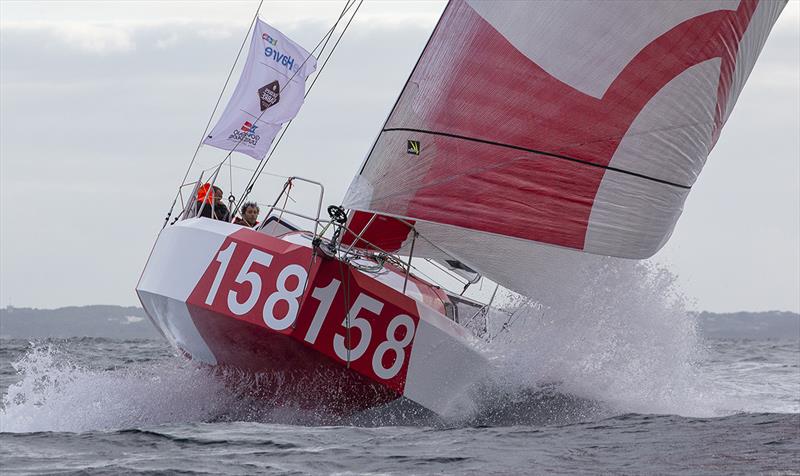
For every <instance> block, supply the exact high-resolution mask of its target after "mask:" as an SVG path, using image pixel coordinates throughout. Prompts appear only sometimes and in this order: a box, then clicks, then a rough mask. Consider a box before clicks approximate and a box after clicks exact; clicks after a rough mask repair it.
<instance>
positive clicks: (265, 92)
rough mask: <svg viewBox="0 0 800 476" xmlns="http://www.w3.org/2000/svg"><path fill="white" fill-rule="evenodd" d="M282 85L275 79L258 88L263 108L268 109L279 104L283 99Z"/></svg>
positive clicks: (263, 109)
mask: <svg viewBox="0 0 800 476" xmlns="http://www.w3.org/2000/svg"><path fill="white" fill-rule="evenodd" d="M280 92H281V85H280V84H278V82H277V81H273V82H271V83H269V84H267V85H266V86H263V87H262V88H261V89H259V90H258V99H259V100H260V101H261V110H262V111H266V110H267V109H268V108H270V107H272V106H274V105H276V104H278V101H280V100H281V94H280Z"/></svg>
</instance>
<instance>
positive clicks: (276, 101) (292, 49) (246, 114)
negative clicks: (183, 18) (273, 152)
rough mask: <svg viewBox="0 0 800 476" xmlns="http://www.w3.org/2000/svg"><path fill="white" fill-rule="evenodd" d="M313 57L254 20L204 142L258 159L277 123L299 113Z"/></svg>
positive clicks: (270, 139)
mask: <svg viewBox="0 0 800 476" xmlns="http://www.w3.org/2000/svg"><path fill="white" fill-rule="evenodd" d="M316 68H317V60H316V59H315V58H314V57H313V56H311V55H310V53H309V52H308V51H306V50H305V49H303V47H301V46H300V45H298V44H297V43H295V42H293V41H292V40H290V39H289V38H287V37H286V36H284V35H283V33H281V32H279V31H278V30H276V29H275V28H272V27H271V26H269V25H267V24H266V23H265V22H263V21H261V20H260V19H259V20H258V21H257V22H256V25H255V29H254V30H253V38H252V39H251V41H250V52H249V53H248V55H247V63H245V65H244V71H242V76H241V77H240V78H239V84H237V85H236V90H234V92H233V96H231V99H230V101H229V102H228V105H227V106H226V107H225V111H224V112H223V113H222V117H220V119H219V121H218V122H217V124H216V125H215V126H214V129H212V130H211V133H210V134H209V135H208V136H207V137H206V138H205V140H203V143H204V144H207V145H210V146H213V147H218V148H220V149H223V150H228V151H230V150H233V151H235V152H241V153H243V154H247V155H249V156H250V157H253V158H254V159H257V160H261V159H263V158H264V156H265V155H266V154H267V151H268V150H269V146H270V144H272V141H273V140H274V139H275V136H276V135H277V134H278V131H280V129H281V126H282V125H283V124H284V123H285V122H288V121H290V120H291V119H292V118H293V117H294V116H296V115H297V113H298V111H300V106H302V105H303V95H304V94H305V83H306V78H307V77H308V76H309V75H310V74H311V73H313V72H314V70H315V69H316Z"/></svg>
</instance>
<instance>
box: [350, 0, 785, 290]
mask: <svg viewBox="0 0 800 476" xmlns="http://www.w3.org/2000/svg"><path fill="white" fill-rule="evenodd" d="M785 3H786V2H785V1H757V0H741V1H738V0H706V1H702V2H691V1H689V2H686V1H669V0H659V1H637V2H630V1H627V0H622V1H614V0H610V1H603V2H597V1H570V2H563V1H537V2H516V1H511V2H499V1H476V0H453V1H451V2H450V3H449V4H448V6H447V7H446V9H445V11H444V13H443V14H442V18H441V19H440V21H439V24H438V25H437V27H436V28H435V30H434V32H433V34H432V36H431V38H430V40H429V42H428V44H427V46H426V47H425V50H424V51H423V52H422V55H421V57H420V59H419V61H418V63H417V65H416V67H415V68H414V70H413V72H412V74H411V76H410V78H409V80H408V82H407V84H406V86H405V87H404V89H403V91H402V93H401V95H400V97H399V98H398V100H397V103H396V104H395V106H394V108H393V110H392V112H391V113H390V115H389V118H388V119H387V121H386V124H385V125H384V127H383V128H382V130H381V132H380V134H379V136H378V138H377V140H376V142H375V144H374V146H373V148H372V150H371V151H370V153H369V155H368V157H367V158H366V160H365V162H364V165H363V167H362V170H361V171H360V173H359V174H358V175H357V176H356V177H355V179H354V180H353V182H352V184H351V185H350V188H349V190H348V193H347V196H346V198H345V203H344V204H345V206H346V207H348V208H350V209H353V210H356V213H355V214H354V215H353V216H352V217H351V224H352V225H353V226H352V227H351V228H352V229H354V231H355V233H358V232H359V231H360V230H361V228H359V226H357V225H358V224H359V223H360V224H361V226H363V225H364V224H366V223H367V222H368V221H369V217H371V216H372V214H378V216H380V217H381V220H373V221H372V223H371V225H370V227H369V228H368V229H367V231H366V232H365V233H364V235H363V236H362V237H363V238H365V239H367V240H368V241H370V242H372V243H373V244H377V245H379V246H382V247H385V248H384V249H386V250H387V251H398V250H405V251H407V250H408V247H409V243H410V242H411V241H412V238H413V237H414V236H415V235H414V234H413V233H410V231H411V229H412V228H411V227H412V226H413V227H414V229H415V230H416V231H417V232H418V233H419V237H421V238H422V239H421V240H420V239H417V240H416V248H415V253H414V254H415V256H419V255H422V256H428V257H432V258H436V259H440V260H443V259H445V257H446V256H451V257H456V258H457V259H458V260H460V261H461V262H463V263H465V264H466V265H467V266H469V267H470V268H473V269H476V270H478V271H480V272H481V273H483V274H484V275H486V276H487V277H489V278H492V279H494V280H496V281H498V282H499V283H501V284H503V285H504V286H507V287H510V288H512V289H517V290H519V289H520V288H521V287H524V283H523V281H524V280H525V276H524V274H526V273H524V270H525V269H530V268H534V267H537V266H539V265H542V264H543V263H544V262H545V261H546V262H552V261H553V260H561V259H562V258H563V257H564V256H567V254H569V253H574V252H575V250H579V251H583V252H588V253H592V254H597V255H609V256H617V257H625V258H647V257H649V256H651V255H653V254H654V253H655V252H657V251H658V250H659V249H660V248H661V247H662V246H663V245H664V243H666V241H667V240H668V238H669V236H670V235H671V233H672V230H673V228H674V226H675V223H676V221H677V219H678V217H679V216H680V214H681V211H682V208H683V203H684V201H685V199H686V197H687V194H688V193H689V191H690V190H691V187H692V185H693V184H694V183H695V181H696V179H697V177H698V174H699V173H700V170H701V169H702V167H703V165H704V163H705V160H706V158H707V157H708V154H709V152H710V151H711V149H712V148H713V146H714V143H715V142H716V140H717V138H718V137H719V133H720V131H721V129H722V126H723V124H724V123H725V121H726V120H727V118H728V117H729V115H730V113H731V110H732V108H733V106H734V104H735V102H736V99H737V98H738V96H739V93H740V92H741V90H742V87H743V86H744V83H745V81H746V79H747V77H748V76H749V74H750V72H751V70H752V68H753V66H754V64H755V61H756V58H757V57H758V55H759V53H760V51H761V49H762V47H763V45H764V43H765V41H766V39H767V36H768V34H769V32H770V30H771V28H772V26H773V25H774V23H775V21H776V20H777V18H778V15H779V14H780V12H781V10H782V9H783V7H784V5H785ZM352 238H353V236H349V239H350V240H352ZM545 245H547V246H545ZM521 275H523V276H521Z"/></svg>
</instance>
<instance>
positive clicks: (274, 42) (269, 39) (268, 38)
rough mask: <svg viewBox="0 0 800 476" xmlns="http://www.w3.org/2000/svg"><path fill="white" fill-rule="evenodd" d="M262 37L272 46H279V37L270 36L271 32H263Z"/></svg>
mask: <svg viewBox="0 0 800 476" xmlns="http://www.w3.org/2000/svg"><path fill="white" fill-rule="evenodd" d="M261 39H262V40H264V41H266V42H267V43H269V44H270V45H272V46H278V39H277V38H273V37H271V36H269V34H267V33H262V34H261Z"/></svg>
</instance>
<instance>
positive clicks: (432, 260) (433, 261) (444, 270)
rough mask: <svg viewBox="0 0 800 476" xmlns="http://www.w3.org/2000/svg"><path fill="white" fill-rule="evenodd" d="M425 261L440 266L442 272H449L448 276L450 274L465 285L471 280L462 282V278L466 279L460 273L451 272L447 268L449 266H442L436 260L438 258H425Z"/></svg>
mask: <svg viewBox="0 0 800 476" xmlns="http://www.w3.org/2000/svg"><path fill="white" fill-rule="evenodd" d="M426 241H427V240H426ZM425 261H427V262H428V263H430V264H432V265H434V266H435V267H436V268H438V269H439V271H441V272H443V273H445V274H447V275H448V276H450V277H451V278H453V279H455V280H456V281H458V282H459V283H460V284H462V285H463V284H467V283H469V281H464V282H463V283H462V282H461V280H462V279H464V278H462V277H461V276H458V275H456V274H455V273H452V272H450V270H448V269H447V268H445V267H444V266H442V265H440V264H439V263H437V262H436V260H434V259H431V258H425Z"/></svg>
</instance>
